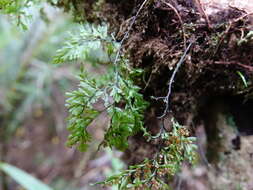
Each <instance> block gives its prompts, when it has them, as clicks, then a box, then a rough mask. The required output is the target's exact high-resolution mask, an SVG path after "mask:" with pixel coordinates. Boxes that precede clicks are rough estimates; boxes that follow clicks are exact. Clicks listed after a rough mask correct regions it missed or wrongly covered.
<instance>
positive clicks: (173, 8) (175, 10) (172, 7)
mask: <svg viewBox="0 0 253 190" xmlns="http://www.w3.org/2000/svg"><path fill="white" fill-rule="evenodd" d="M162 2H163V3H164V4H166V5H167V6H169V7H170V8H171V9H172V10H173V11H174V12H175V13H176V15H177V17H178V20H179V22H180V24H181V27H182V34H183V39H184V48H185V49H186V37H185V36H186V35H185V29H184V23H183V21H182V18H181V16H180V14H179V13H178V11H177V9H176V8H175V7H174V6H173V5H171V4H170V3H168V2H165V1H162Z"/></svg>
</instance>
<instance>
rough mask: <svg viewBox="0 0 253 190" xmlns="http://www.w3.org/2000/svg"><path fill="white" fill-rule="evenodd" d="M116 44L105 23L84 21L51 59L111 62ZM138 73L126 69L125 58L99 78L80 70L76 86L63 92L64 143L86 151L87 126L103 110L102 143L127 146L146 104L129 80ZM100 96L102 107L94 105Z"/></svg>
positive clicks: (59, 61) (119, 146)
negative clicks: (106, 116)
mask: <svg viewBox="0 0 253 190" xmlns="http://www.w3.org/2000/svg"><path fill="white" fill-rule="evenodd" d="M117 47H118V44H117V43H116V42H115V41H114V40H113V39H112V38H111V37H109V36H108V34H107V26H105V25H102V26H97V27H95V26H93V25H88V24H86V25H85V26H84V28H82V29H81V31H80V34H79V35H77V36H75V35H72V36H71V38H70V40H69V41H68V42H67V43H66V44H65V46H64V47H63V48H62V49H60V50H59V51H58V53H57V55H56V57H55V59H54V62H55V63H61V62H73V61H74V60H79V61H83V62H92V63H94V62H95V63H101V62H102V60H106V61H109V62H113V61H114V59H115V53H116V51H117ZM105 58H106V59H105ZM115 67H117V68H115ZM115 71H117V72H116V73H115ZM138 73H140V70H136V71H134V70H132V69H130V67H129V66H128V62H127V60H126V59H125V58H124V57H121V59H120V60H119V62H118V64H117V65H114V68H113V71H112V72H110V71H108V74H107V77H104V78H103V80H99V78H91V77H89V75H87V74H84V73H83V74H81V75H80V77H79V80H80V84H79V88H78V89H77V90H75V91H73V92H70V93H68V94H67V95H68V97H69V98H68V100H67V107H68V109H69V113H70V115H69V119H68V120H69V125H68V129H69V131H70V133H71V134H70V135H69V138H68V142H67V145H68V146H73V145H78V148H79V149H80V150H86V148H87V145H88V142H89V141H90V139H91V136H90V134H89V133H88V132H87V127H88V126H89V125H90V124H91V122H92V121H93V120H94V119H95V118H96V117H97V116H98V115H99V114H100V113H101V112H104V111H107V112H108V114H109V116H110V118H111V119H110V123H109V126H108V130H107V131H106V133H105V136H104V141H103V143H102V144H103V145H104V146H110V147H116V148H118V149H120V150H124V149H125V148H127V146H128V142H127V139H128V137H129V136H132V135H134V134H136V133H137V132H138V131H140V130H141V129H144V128H143V113H144V111H145V109H146V107H147V105H148V104H147V102H146V101H145V100H144V99H143V97H142V95H141V94H140V93H139V92H138V91H139V87H137V86H136V85H134V83H133V80H132V76H134V75H136V74H138ZM100 99H101V100H103V102H104V107H105V109H104V110H96V109H95V108H94V104H95V103H96V102H97V101H98V100H100Z"/></svg>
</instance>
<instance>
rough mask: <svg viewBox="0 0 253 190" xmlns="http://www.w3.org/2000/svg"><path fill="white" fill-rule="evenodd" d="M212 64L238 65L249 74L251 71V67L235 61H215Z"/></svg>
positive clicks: (252, 69) (252, 67) (252, 68)
mask: <svg viewBox="0 0 253 190" xmlns="http://www.w3.org/2000/svg"><path fill="white" fill-rule="evenodd" d="M214 64H218V65H238V66H240V67H243V68H244V69H247V70H248V71H251V72H252V71H253V66H250V65H244V64H242V63H239V62H236V61H231V62H226V61H215V62H214Z"/></svg>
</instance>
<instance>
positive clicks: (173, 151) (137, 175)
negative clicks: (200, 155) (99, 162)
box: [96, 120, 197, 190]
mask: <svg viewBox="0 0 253 190" xmlns="http://www.w3.org/2000/svg"><path fill="white" fill-rule="evenodd" d="M172 123H173V126H172V130H171V131H170V132H163V133H161V134H160V137H158V136H157V137H156V138H160V141H161V143H162V145H163V146H162V148H161V149H160V150H159V152H158V153H157V155H156V156H155V157H154V159H145V160H144V161H143V162H142V163H140V164H137V165H134V166H130V167H129V169H127V170H124V171H122V172H121V173H119V174H116V175H113V176H111V177H109V178H107V179H106V180H105V181H103V182H99V183H96V184H101V185H104V186H112V185H117V189H118V190H139V189H145V190H170V189H171V187H170V186H169V185H168V184H169V182H171V179H172V177H173V176H174V175H175V174H176V173H178V172H179V171H180V169H181V165H182V163H183V162H185V161H186V162H188V163H190V164H194V163H195V162H196V159H197V154H196V149H197V146H196V145H195V144H194V142H195V141H196V138H194V137H190V136H189V131H188V130H187V129H186V128H185V127H183V126H181V125H179V124H178V123H177V122H174V120H173V121H172Z"/></svg>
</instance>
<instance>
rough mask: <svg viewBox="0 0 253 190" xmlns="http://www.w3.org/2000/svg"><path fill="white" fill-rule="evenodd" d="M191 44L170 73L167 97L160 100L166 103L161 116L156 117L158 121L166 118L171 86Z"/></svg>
mask: <svg viewBox="0 0 253 190" xmlns="http://www.w3.org/2000/svg"><path fill="white" fill-rule="evenodd" d="M192 43H193V42H190V44H189V45H188V46H187V48H186V50H185V51H184V54H183V55H182V57H181V58H180V60H179V62H178V64H177V66H176V68H175V70H174V71H173V73H172V76H171V78H170V80H169V84H168V85H169V87H168V93H167V95H166V96H165V97H164V98H162V99H163V101H164V102H165V103H166V107H165V109H164V111H163V114H162V115H161V116H159V117H158V118H159V119H162V118H164V117H165V116H166V114H167V112H168V110H169V99H170V95H171V89H172V84H173V82H174V79H175V76H176V73H177V72H178V70H179V68H180V66H181V65H182V63H183V62H184V59H185V56H186V54H187V52H188V51H189V49H190V47H191V45H192ZM158 99H161V97H158Z"/></svg>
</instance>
